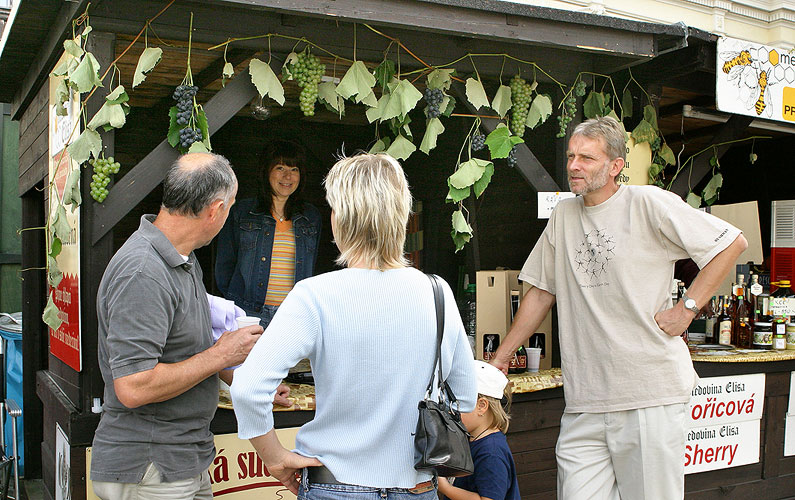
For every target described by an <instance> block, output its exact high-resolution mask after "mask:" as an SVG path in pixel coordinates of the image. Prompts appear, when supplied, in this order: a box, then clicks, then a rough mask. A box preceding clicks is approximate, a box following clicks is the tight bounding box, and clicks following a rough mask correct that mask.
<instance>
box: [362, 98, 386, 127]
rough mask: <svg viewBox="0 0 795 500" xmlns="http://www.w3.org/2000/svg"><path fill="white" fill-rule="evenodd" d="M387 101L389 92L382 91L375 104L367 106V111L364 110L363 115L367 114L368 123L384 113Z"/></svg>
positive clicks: (379, 117)
mask: <svg viewBox="0 0 795 500" xmlns="http://www.w3.org/2000/svg"><path fill="white" fill-rule="evenodd" d="M388 102H389V94H387V93H384V95H382V96H381V98H380V99H378V103H377V104H376V106H373V107H372V108H368V109H367V111H365V113H364V114H365V116H367V120H368V121H369V122H370V123H373V122H374V121H376V120H380V119H381V116H382V115H383V114H384V108H385V107H386V104H387V103H388Z"/></svg>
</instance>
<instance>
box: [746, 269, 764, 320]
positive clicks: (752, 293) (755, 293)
mask: <svg viewBox="0 0 795 500" xmlns="http://www.w3.org/2000/svg"><path fill="white" fill-rule="evenodd" d="M763 290H764V288H763V287H762V285H760V284H759V275H758V274H752V275H751V284H750V285H749V286H748V290H747V291H748V294H747V296H748V301H749V302H750V303H751V312H753V313H755V312H756V310H757V309H759V300H758V298H759V295H760V294H761V293H762V291H763ZM750 319H751V322H753V321H754V320H756V318H755V317H751V318H750Z"/></svg>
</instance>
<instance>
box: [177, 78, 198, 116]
mask: <svg viewBox="0 0 795 500" xmlns="http://www.w3.org/2000/svg"><path fill="white" fill-rule="evenodd" d="M198 91H199V87H196V86H194V85H178V86H177V88H176V89H174V94H172V96H171V97H172V98H173V99H174V100H175V101H177V123H178V124H179V125H187V124H188V123H190V119H191V116H192V115H193V98H194V97H195V96H196V92H198Z"/></svg>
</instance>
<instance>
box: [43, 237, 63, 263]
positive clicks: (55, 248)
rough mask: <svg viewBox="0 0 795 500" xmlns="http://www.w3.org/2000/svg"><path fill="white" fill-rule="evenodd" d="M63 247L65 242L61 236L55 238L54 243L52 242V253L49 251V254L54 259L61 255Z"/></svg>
mask: <svg viewBox="0 0 795 500" xmlns="http://www.w3.org/2000/svg"><path fill="white" fill-rule="evenodd" d="M62 249H63V242H62V241H61V240H60V239H59V238H53V239H52V243H50V253H48V254H47V255H48V256H50V257H52V258H53V259H54V258H56V257H58V256H59V255H61V250H62Z"/></svg>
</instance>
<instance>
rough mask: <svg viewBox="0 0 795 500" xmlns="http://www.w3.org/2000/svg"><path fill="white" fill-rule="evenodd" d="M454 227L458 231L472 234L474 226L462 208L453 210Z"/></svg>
mask: <svg viewBox="0 0 795 500" xmlns="http://www.w3.org/2000/svg"><path fill="white" fill-rule="evenodd" d="M453 229H454V230H455V231H456V232H458V233H466V234H469V235H472V226H470V225H469V223H468V222H467V220H466V217H464V212H463V211H461V210H456V211H455V212H453Z"/></svg>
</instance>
